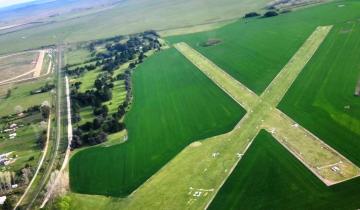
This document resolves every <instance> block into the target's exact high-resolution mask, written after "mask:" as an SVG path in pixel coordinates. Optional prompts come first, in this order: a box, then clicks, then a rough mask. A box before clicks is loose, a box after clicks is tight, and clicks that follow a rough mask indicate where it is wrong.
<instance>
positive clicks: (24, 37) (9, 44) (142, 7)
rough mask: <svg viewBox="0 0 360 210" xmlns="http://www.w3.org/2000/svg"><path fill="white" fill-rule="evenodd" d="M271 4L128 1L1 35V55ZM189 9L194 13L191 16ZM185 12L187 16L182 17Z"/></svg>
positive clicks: (225, 16) (194, 22)
mask: <svg viewBox="0 0 360 210" xmlns="http://www.w3.org/2000/svg"><path fill="white" fill-rule="evenodd" d="M269 1H270V0H257V1H256V2H254V1H253V0H242V1H238V0H227V1H226V2H219V1H217V0H197V1H184V0H173V1H171V2H169V1H166V0H139V1H126V2H123V3H120V4H118V5H117V6H115V7H113V8H111V9H109V10H104V11H100V12H97V13H93V14H89V15H84V16H83V17H79V18H68V20H60V21H55V22H53V23H48V24H42V25H39V26H36V27H31V28H28V29H24V30H19V31H16V32H12V33H9V34H3V35H0V46H2V47H1V49H0V54H6V53H9V52H16V51H20V50H24V49H30V48H38V47H40V46H47V45H51V44H56V43H62V42H64V41H65V42H68V43H73V42H78V41H88V40H94V39H100V38H107V37H110V36H115V35H118V34H131V33H137V32H141V31H145V30H149V29H154V30H165V29H174V28H179V27H186V26H194V25H197V24H203V23H209V22H218V21H223V20H228V19H233V18H238V17H241V16H242V15H244V13H245V12H247V11H250V10H261V9H262V8H263V5H264V4H266V3H267V2H269ZM189 10H192V11H193V12H192V13H188V11H189ZM225 11H226V12H225ZM184 13H186V14H187V15H182V14H184ZM70 16H71V14H70ZM164 17H166V18H164ZM129 20H131V21H129ZM114 26H115V27H114ZM125 26H126V27H125Z"/></svg>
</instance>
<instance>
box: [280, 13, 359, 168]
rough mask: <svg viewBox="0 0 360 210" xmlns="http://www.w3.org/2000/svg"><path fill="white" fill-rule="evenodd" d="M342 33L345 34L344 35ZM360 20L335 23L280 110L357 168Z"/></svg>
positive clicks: (281, 104)
mask: <svg viewBox="0 0 360 210" xmlns="http://www.w3.org/2000/svg"><path fill="white" fill-rule="evenodd" d="M344 31H347V32H346V33H344ZM359 37H360V21H359V20H358V19H355V20H353V21H347V22H344V23H342V24H337V25H336V26H335V27H334V28H333V31H332V33H331V34H330V35H329V36H328V38H327V40H326V41H325V42H324V43H323V45H322V46H321V47H320V49H319V51H318V53H317V54H315V56H314V57H313V58H312V60H311V61H310V63H309V64H308V65H307V66H306V68H305V69H304V70H303V72H302V73H301V74H300V75H299V77H298V78H297V80H296V81H295V83H294V84H293V87H292V88H291V89H290V90H289V92H288V93H287V94H286V96H285V98H284V99H283V101H282V102H281V103H280V105H279V107H280V109H281V110H282V111H284V112H285V113H286V114H288V115H289V116H290V117H292V118H293V119H294V120H296V121H298V122H299V123H300V124H301V125H302V126H304V127H306V128H307V129H309V130H310V131H311V132H313V133H314V134H316V135H317V136H318V137H319V138H321V139H323V140H324V141H325V142H326V143H328V144H329V145H330V146H332V147H333V148H335V149H336V150H337V151H339V152H340V153H341V154H343V155H344V156H345V157H347V158H349V159H350V160H351V161H353V162H354V163H355V164H357V165H358V166H360V153H359V151H360V142H359V139H360V120H359V119H360V100H359V97H355V96H354V91H355V87H356V83H357V80H358V76H359V74H360V60H359V58H358V55H359V54H360V39H359Z"/></svg>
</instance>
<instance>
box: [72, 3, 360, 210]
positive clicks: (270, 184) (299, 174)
mask: <svg viewBox="0 0 360 210" xmlns="http://www.w3.org/2000/svg"><path fill="white" fill-rule="evenodd" d="M340 4H343V5H345V6H343V7H338V5H340ZM359 9H360V2H358V1H340V2H334V3H330V4H326V5H320V6H317V7H313V8H308V9H304V10H299V11H296V12H292V13H288V14H284V15H281V16H279V17H275V18H270V19H257V20H251V21H249V22H247V23H245V22H244V21H239V22H236V23H233V24H231V25H229V26H226V27H224V28H222V29H219V30H215V31H212V32H206V33H199V34H193V35H187V36H177V37H170V38H169V40H170V42H172V43H175V42H179V41H185V42H187V43H189V44H191V45H192V47H193V48H195V49H196V50H198V51H200V52H201V53H202V54H204V55H205V56H206V57H208V58H209V59H211V60H212V61H214V63H216V64H217V65H219V66H220V67H222V68H223V69H224V70H226V71H228V73H229V74H231V75H232V76H234V77H235V78H236V79H238V80H239V81H241V82H242V83H243V84H245V85H246V86H248V87H250V88H251V89H252V90H253V91H255V92H256V93H258V94H259V93H261V92H262V91H263V90H264V89H265V88H266V86H267V85H269V83H270V82H271V81H272V79H273V78H274V77H275V75H276V74H277V73H278V72H279V71H280V70H281V69H282V67H283V66H284V65H285V64H286V63H287V62H288V60H289V59H290V58H291V56H292V55H293V54H294V53H295V51H296V50H297V49H298V48H299V47H300V46H301V44H302V43H303V42H304V41H305V39H306V38H307V37H308V36H309V35H310V34H311V32H312V31H313V30H314V29H315V27H316V26H318V25H329V24H334V25H335V27H334V29H333V31H332V32H331V34H330V35H329V37H328V38H327V40H326V41H325V42H324V44H323V45H322V46H321V47H320V49H319V51H318V52H317V54H316V55H315V56H314V57H313V59H312V60H311V61H310V63H309V64H308V65H307V67H306V68H305V69H304V70H303V72H302V73H301V74H300V76H299V78H297V80H296V82H295V83H294V84H293V86H292V88H291V89H290V91H289V92H288V93H287V95H286V97H285V99H284V100H283V101H282V103H281V104H280V106H279V108H280V109H281V110H282V111H284V112H285V113H286V114H288V115H289V116H290V117H292V118H293V119H294V120H296V121H298V122H299V123H300V124H301V125H302V126H303V127H305V128H307V129H309V130H310V131H311V132H313V133H314V134H316V135H317V136H319V138H321V139H322V140H324V141H325V142H326V143H328V144H329V145H330V146H332V147H333V148H335V149H336V150H337V151H339V152H340V153H341V154H343V155H345V157H347V158H349V159H350V160H352V161H353V162H354V163H356V164H357V165H360V164H359V163H360V157H359V155H358V151H360V148H359V146H360V145H359V143H358V142H357V139H359V130H358V129H359V127H360V126H359V120H358V119H359V112H358V110H359V109H358V108H359V100H358V98H355V97H354V96H353V93H354V90H355V85H356V80H357V79H358V75H359V68H358V66H359V63H358V61H357V60H356V59H357V57H356V55H358V54H359V52H358V50H359V47H358V46H359V44H358V43H359V39H358V38H357V37H359V32H358V29H357V28H358V26H357V25H359V23H360V21H359V18H360V14H359V13H358V11H359ZM351 28H352V30H353V31H352V32H351V33H350V32H349V30H350V29H351ZM208 38H218V39H221V40H222V41H223V43H222V44H220V45H217V46H212V47H208V48H203V47H201V46H199V43H202V42H204V41H206V40H207V39H208ZM170 52H171V53H170ZM174 53H175V52H173V49H171V50H169V51H166V52H162V53H161V54H160V55H157V56H155V57H153V58H150V59H149V60H148V61H147V62H146V63H145V64H142V65H140V67H139V69H138V70H142V73H140V72H139V71H137V72H136V74H135V75H134V76H135V77H134V85H135V103H134V106H133V108H132V110H131V111H130V113H128V116H127V119H126V122H127V124H128V129H129V141H128V142H126V143H124V144H122V145H117V146H114V147H109V148H100V147H95V148H91V149H89V150H83V151H81V152H79V153H78V154H76V155H75V156H74V158H73V159H72V160H71V163H70V179H71V185H72V190H73V191H75V192H82V193H88V194H104V195H126V194H127V193H129V192H130V191H131V190H134V189H135V188H136V186H139V185H140V184H141V183H142V182H143V181H144V180H146V178H147V177H149V176H150V175H151V174H153V173H154V172H155V171H157V169H159V167H160V166H161V165H164V164H165V163H166V162H167V161H168V160H169V159H170V158H171V157H173V156H174V155H175V154H177V153H178V152H179V151H180V148H183V147H184V146H186V145H188V144H189V143H190V142H191V141H192V140H196V139H187V140H186V138H185V137H186V136H188V137H189V136H191V137H194V138H198V139H199V138H201V137H206V136H212V135H215V134H216V133H220V132H215V131H216V130H217V131H220V130H221V129H222V130H223V131H226V129H225V127H226V126H225V125H224V124H223V123H219V124H215V123H214V122H218V121H215V120H216V119H220V118H221V117H219V116H211V115H210V114H209V113H211V114H212V115H215V114H217V113H215V112H210V111H208V110H205V109H204V107H207V108H208V109H210V108H211V109H219V107H217V106H221V105H222V104H223V103H221V102H219V100H221V99H220V98H221V97H220V96H216V97H217V98H215V96H212V97H208V99H207V100H208V101H207V103H206V105H207V106H205V105H198V106H199V107H202V109H200V110H196V109H195V108H196V107H195V106H194V107H191V109H189V108H188V109H186V108H185V107H182V106H184V105H185V104H186V102H187V100H189V99H190V97H192V98H191V100H192V103H195V102H196V103H198V104H204V101H202V100H204V98H199V96H200V95H201V94H198V93H199V92H202V91H203V92H206V91H209V90H210V88H204V86H205V85H202V84H196V83H199V82H191V86H190V85H189V83H190V81H189V76H188V74H189V75H198V73H196V72H197V71H198V70H196V69H194V67H193V66H189V67H187V68H188V69H187V68H185V67H183V65H185V61H181V60H182V59H180V58H179V56H176V58H173V57H169V56H170V54H174ZM165 55H167V56H168V57H167V56H165ZM149 63H150V64H149ZM187 65H189V64H187ZM180 66H181V67H182V68H180ZM174 67H176V68H174ZM344 69H346V73H344V71H345V70H344ZM159 71H160V72H161V74H159ZM183 71H186V72H189V73H186V74H185V75H184V73H183ZM145 72H146V73H145ZM175 72H176V74H175ZM191 72H192V73H191ZM200 74H201V73H200ZM164 77H166V79H164ZM197 77H198V78H197V79H199V80H206V78H204V75H199V76H197ZM169 78H172V79H173V78H176V79H177V80H171V82H172V83H171V88H170V87H169V86H166V84H167V83H166V82H165V81H169V80H170V79H169ZM156 81H157V82H156ZM174 81H177V82H176V83H175V82H174ZM145 84H151V85H149V86H146V85H145ZM199 86H202V87H201V88H200V87H199ZM209 86H212V85H209ZM145 87H146V88H145ZM194 87H196V88H194ZM206 87H207V86H206ZM157 88H158V89H157ZM215 89H217V88H214V90H212V89H211V91H214V92H215ZM175 90H176V91H175ZM205 90H206V91H205ZM220 92H221V91H220ZM196 94H198V95H196ZM165 95H166V97H164V96H165ZM195 95H196V96H195ZM219 95H222V94H220V93H219ZM175 96H176V97H175ZM169 97H173V99H172V100H174V101H171V100H168V98H169ZM201 97H207V95H205V96H204V95H201ZM222 97H224V96H222ZM185 98H186V100H185ZM175 99H176V100H175ZM210 100H211V101H214V102H209V101H210ZM222 100H224V99H222ZM167 103H168V104H167ZM154 104H160V105H161V106H165V105H167V107H164V108H162V109H161V110H159V107H160V106H156V107H155V108H153V106H154ZM210 105H211V106H214V107H210ZM349 105H350V109H348V108H345V107H347V106H349ZM150 107H151V108H150ZM165 108H166V109H165ZM184 109H185V110H184ZM194 109H195V110H194ZM234 109H236V108H234ZM175 110H177V111H175ZM190 111H191V113H189V112H190ZM169 113H171V114H170V115H169ZM182 113H187V114H186V116H182V115H183V114H182ZM174 114H178V115H179V116H181V117H184V118H185V117H186V118H188V122H187V123H188V124H187V125H186V126H189V127H191V126H192V127H191V128H190V129H189V130H187V132H181V133H175V132H179V131H177V130H176V129H174V127H171V126H175V125H177V126H180V127H181V126H184V125H185V124H184V123H178V122H175V120H173V119H177V118H176V116H177V115H176V116H174ZM195 115H196V116H197V117H199V116H201V117H200V118H201V120H199V121H197V120H194V119H193V118H195V117H196V116H195ZM144 116H145V117H144ZM222 117H226V116H222ZM169 118H170V119H169ZM206 118H211V119H212V121H210V120H209V119H206ZM239 118H240V114H238V117H237V118H234V116H232V117H230V116H227V120H228V121H227V122H231V120H233V121H232V122H233V123H234V122H235V121H236V119H239ZM178 119H180V118H178ZM152 120H154V121H156V122H157V123H154V122H153V121H152ZM166 123H167V125H166ZM190 123H191V124H190ZM200 123H201V125H203V129H205V128H206V126H209V125H211V124H212V123H213V125H212V126H213V130H212V131H209V130H208V129H205V130H201V128H200V127H199V128H194V126H199V125H200ZM230 124H231V123H229V126H228V127H227V128H228V129H227V130H229V128H230ZM132 126H134V127H132ZM135 126H136V127H135ZM221 126H224V127H221ZM161 128H166V129H162V130H159V129H161ZM181 128H182V129H181V130H183V127H181ZM161 131H162V132H161ZM165 131H166V132H165ZM170 131H171V132H170ZM170 133H172V134H174V133H175V135H178V136H177V137H176V138H178V139H176V138H175V137H174V139H173V140H172V141H161V144H156V143H158V142H156V140H154V139H155V134H157V135H161V136H167V135H170ZM180 134H181V135H180ZM197 135H198V136H197ZM199 135H202V136H199ZM144 136H146V140H144V139H143V138H144ZM139 139H140V140H139ZM259 139H260V141H259ZM262 139H264V140H270V141H267V142H265V141H262ZM154 142H156V143H154ZM174 142H177V143H178V144H176V145H171V144H173V143H174ZM263 142H264V143H263ZM259 145H260V146H259ZM155 146H156V147H155ZM174 148H175V149H174ZM204 148H206V149H209V151H207V152H213V150H210V148H211V147H210V146H209V147H204ZM166 149H172V150H171V151H172V155H170V154H169V153H165V152H164V151H165V150H166ZM211 149H213V148H211ZM193 150H194V151H196V150H200V148H198V149H193ZM191 151H192V150H191V149H189V151H188V150H187V151H186V155H190V156H192V157H187V156H186V158H184V159H183V160H182V159H179V158H178V157H177V158H175V159H174V160H175V161H172V162H171V164H172V165H174V164H175V163H173V162H176V163H179V162H181V163H183V164H185V162H186V161H187V160H196V157H198V158H201V156H200V155H198V154H191ZM104 153H106V154H107V156H105V155H104ZM115 153H116V154H115ZM252 153H254V154H252ZM263 153H265V154H267V155H264V154H263ZM285 153H286V154H285ZM209 154H211V153H209ZM137 155H138V156H137ZM181 155H183V156H182V157H184V154H181ZM245 158H246V159H244V161H241V162H240V164H239V166H238V167H237V168H240V169H236V172H235V173H234V174H233V175H232V176H231V178H230V179H229V181H228V182H227V183H226V184H225V185H224V188H222V190H221V191H220V193H219V194H218V196H217V197H216V198H215V201H214V203H213V204H212V205H213V206H212V208H214V209H219V207H218V206H217V205H220V204H221V201H223V200H224V199H225V198H224V197H223V196H225V197H226V199H225V201H224V202H225V203H223V205H222V208H221V209H231V208H233V209H239V208H240V209H264V208H266V209H279V208H280V209H284V208H285V209H286V207H289V209H293V208H294V209H296V208H298V209H304V208H305V209H309V208H310V207H311V206H314V208H316V209H319V208H321V209H323V208H335V209H338V208H341V207H344V209H354V208H358V205H359V202H358V197H359V195H360V194H359V190H358V189H359V186H360V182H359V178H357V179H354V180H351V181H349V182H345V183H342V184H339V185H335V186H332V187H330V188H326V187H325V185H324V184H323V183H322V182H321V181H319V180H318V179H317V178H316V177H315V176H314V175H313V174H311V172H310V171H308V169H306V168H305V167H304V166H303V165H301V164H300V163H299V162H298V161H297V160H296V159H295V157H293V156H292V155H291V154H289V153H288V152H287V151H286V150H285V149H284V148H282V146H281V145H280V144H278V143H277V142H274V140H273V139H272V138H270V137H269V136H268V135H265V134H264V133H261V134H260V136H259V137H258V139H257V140H256V141H255V143H254V145H253V146H252V147H251V148H250V150H249V151H248V152H247V155H246V156H245ZM89 160H91V161H89ZM110 162H112V163H113V164H112V165H111V164H105V163H110ZM114 163H115V164H114ZM160 163H161V164H160ZM220 168H221V170H222V169H223V168H222V167H220ZM178 170H182V169H178ZM184 170H185V171H187V172H190V171H191V169H189V168H184ZM164 171H165V172H168V174H166V173H165V172H164ZM238 171H240V172H238ZM244 172H246V173H244ZM178 173H179V174H182V175H183V176H184V177H181V178H182V179H184V180H187V179H188V177H185V176H186V174H184V173H180V172H178ZM213 173H215V172H213ZM144 174H146V176H142V175H144ZM174 174H175V172H174V171H173V170H171V168H167V169H166V170H162V171H160V172H159V174H156V177H158V178H154V179H152V181H151V182H150V183H146V184H144V185H142V186H141V187H140V189H139V190H138V191H137V193H136V196H134V197H129V199H126V200H125V201H124V200H122V199H116V198H112V199H108V198H105V197H101V196H94V197H92V196H85V195H84V196H82V195H78V194H71V196H73V198H74V200H76V199H77V198H81V199H80V200H77V201H75V203H74V204H76V205H75V207H73V208H74V209H77V208H78V207H79V206H81V205H82V204H81V202H86V200H89V199H90V200H91V199H92V198H94V200H97V201H99V203H98V205H99V206H98V207H99V208H104V209H116V208H119V207H124V206H126V207H129V206H130V207H134V206H135V207H140V206H142V207H148V206H146V204H148V205H150V204H153V206H161V203H162V202H165V203H166V202H172V203H173V204H178V203H177V201H176V200H174V199H175V198H174V197H175V196H174V197H172V195H162V194H161V195H158V197H160V198H157V195H156V194H155V195H154V194H152V192H154V193H155V192H157V193H159V192H160V193H161V192H166V189H168V190H169V191H171V190H173V189H172V187H173V186H176V187H179V186H181V187H184V186H186V184H180V183H177V182H175V180H172V179H173V178H169V177H168V176H169V175H174ZM282 174H286V175H287V176H286V177H283V176H280V175H282ZM100 177H106V178H105V179H101V178H100ZM159 177H160V178H161V177H162V178H163V179H166V181H164V182H161V179H160V178H159ZM233 177H234V178H233ZM256 177H259V178H258V179H257V178H256ZM193 179H197V177H194V178H193ZM199 179H200V178H199ZM154 180H155V181H154ZM231 180H235V182H236V183H235V182H231V183H229V182H230V181H231ZM171 181H173V182H171ZM209 182H211V180H210V181H209ZM161 183H167V184H168V186H158V185H159V184H161ZM194 183H195V181H194ZM199 183H200V184H204V183H202V182H201V181H199ZM156 184H158V185H156ZM171 184H173V185H171ZM238 186H244V188H242V187H238ZM256 186H258V187H256ZM187 187H188V186H187ZM200 187H201V186H200ZM170 188H171V189H170ZM181 189H182V190H185V191H186V190H187V189H185V188H184V189H183V188H181ZM179 194H180V193H179ZM184 196H185V195H184ZM227 197H229V199H228V198H227ZM165 198H167V199H168V200H165ZM186 198H187V197H186ZM282 198H283V199H282ZM339 198H340V199H339ZM161 199H162V200H161ZM171 199H172V200H171ZM181 199H183V198H181ZM294 200H295V201H296V202H294ZM123 201H124V202H123ZM181 201H182V200H181ZM331 201H332V202H331ZM126 203H130V205H126ZM130 207H129V208H130ZM177 207H179V206H176V205H174V209H177ZM227 207H228V208H227Z"/></svg>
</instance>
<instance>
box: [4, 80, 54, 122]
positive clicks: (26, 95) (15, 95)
mask: <svg viewBox="0 0 360 210" xmlns="http://www.w3.org/2000/svg"><path fill="white" fill-rule="evenodd" d="M46 82H47V80H41V81H34V82H27V83H24V84H18V85H14V86H13V87H11V88H10V91H11V94H10V97H8V98H6V97H5V98H1V99H0V116H4V115H9V114H15V111H16V110H15V108H16V107H17V106H20V107H21V108H22V109H23V110H26V109H27V108H29V107H32V106H35V105H41V104H42V102H44V101H50V100H49V99H50V98H51V93H50V92H46V93H40V94H35V95H31V94H30V91H32V90H36V89H39V88H40V87H42V86H44V85H45V84H46Z"/></svg>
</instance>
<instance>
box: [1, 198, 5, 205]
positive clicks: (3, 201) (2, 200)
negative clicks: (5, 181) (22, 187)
mask: <svg viewBox="0 0 360 210" xmlns="http://www.w3.org/2000/svg"><path fill="white" fill-rule="evenodd" d="M5 201H6V196H1V197H0V205H4V203H5Z"/></svg>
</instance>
